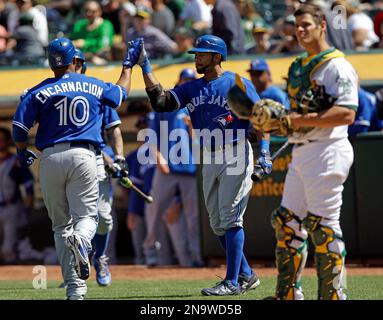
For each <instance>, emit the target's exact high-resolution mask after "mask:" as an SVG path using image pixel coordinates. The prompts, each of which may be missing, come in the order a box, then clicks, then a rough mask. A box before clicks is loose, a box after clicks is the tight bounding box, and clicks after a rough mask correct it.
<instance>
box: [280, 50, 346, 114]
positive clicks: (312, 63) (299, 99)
mask: <svg viewBox="0 0 383 320" xmlns="http://www.w3.org/2000/svg"><path fill="white" fill-rule="evenodd" d="M344 56H345V55H344V53H343V52H341V51H339V50H337V49H335V48H331V49H328V50H326V51H323V52H321V53H319V54H317V55H316V56H314V57H312V58H310V57H307V53H304V54H302V55H301V56H299V57H298V58H297V59H296V60H295V61H294V62H293V63H292V64H291V66H290V68H289V73H288V82H287V83H288V86H287V91H288V94H289V99H290V104H291V109H292V111H295V112H298V113H307V112H315V110H310V111H309V110H308V109H306V108H304V106H305V104H307V103H305V100H307V99H310V98H311V99H312V98H314V97H310V92H312V91H316V90H315V89H314V87H315V86H316V85H315V83H313V82H312V81H311V76H312V75H313V73H314V72H315V71H316V70H317V69H318V68H319V67H320V66H321V65H322V64H324V63H325V62H327V61H329V60H331V59H334V58H339V57H344ZM311 106H312V104H311Z"/></svg>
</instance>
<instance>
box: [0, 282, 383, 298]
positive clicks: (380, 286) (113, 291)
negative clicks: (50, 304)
mask: <svg viewBox="0 0 383 320" xmlns="http://www.w3.org/2000/svg"><path fill="white" fill-rule="evenodd" d="M212 284H214V281H213V282H212V281H206V280H185V281H182V280H173V281H165V280H114V281H113V283H112V285H111V286H110V287H108V288H100V287H98V286H97V284H96V283H95V281H94V280H89V281H88V294H87V299H114V300H118V299H159V300H169V299H177V300H182V299H186V300H193V299H205V300H210V299H217V298H216V297H205V296H202V295H201V294H200V290H201V288H203V287H206V286H211V285H212ZM274 285H275V278H273V277H266V278H263V279H261V285H260V286H259V287H258V288H257V289H256V290H252V291H249V292H247V293H246V294H245V295H240V296H230V297H223V298H218V299H233V300H237V299H238V300H247V299H250V300H257V299H262V298H264V297H265V296H269V295H271V294H272V293H273V289H274ZM58 286H59V282H53V281H52V282H48V286H47V287H48V288H47V289H46V290H35V289H33V288H32V283H31V282H26V281H12V282H11V281H0V299H2V300H4V299H16V300H23V299H65V289H60V288H58ZM303 286H304V292H305V296H306V299H315V298H316V278H315V277H304V278H303ZM347 288H348V290H347V293H348V295H349V298H350V299H351V300H372V299H374V300H383V276H349V277H348V280H347Z"/></svg>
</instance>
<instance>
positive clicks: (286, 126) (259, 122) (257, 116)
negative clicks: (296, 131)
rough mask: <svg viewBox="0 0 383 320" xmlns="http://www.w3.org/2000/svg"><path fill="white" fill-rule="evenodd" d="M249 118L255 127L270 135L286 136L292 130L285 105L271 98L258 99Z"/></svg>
mask: <svg viewBox="0 0 383 320" xmlns="http://www.w3.org/2000/svg"><path fill="white" fill-rule="evenodd" d="M249 120H250V122H251V124H252V125H253V126H254V128H255V129H257V130H260V131H263V132H266V133H271V134H272V135H281V136H287V135H289V134H291V133H292V132H293V130H292V128H291V122H290V119H289V116H288V115H287V111H286V109H285V107H284V106H283V105H282V104H281V103H279V102H277V101H274V100H271V99H261V100H258V101H257V102H256V103H255V104H254V106H253V110H252V114H251V116H250V118H249Z"/></svg>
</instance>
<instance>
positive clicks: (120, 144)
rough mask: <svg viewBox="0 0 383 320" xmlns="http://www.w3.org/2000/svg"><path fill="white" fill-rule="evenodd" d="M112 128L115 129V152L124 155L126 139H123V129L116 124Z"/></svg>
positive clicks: (113, 133) (113, 143)
mask: <svg viewBox="0 0 383 320" xmlns="http://www.w3.org/2000/svg"><path fill="white" fill-rule="evenodd" d="M111 130H113V131H112V134H111V138H112V149H113V152H114V154H115V155H116V156H118V157H124V141H123V139H122V134H121V129H120V127H118V126H116V127H114V128H112V129H111Z"/></svg>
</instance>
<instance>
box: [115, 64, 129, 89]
mask: <svg viewBox="0 0 383 320" xmlns="http://www.w3.org/2000/svg"><path fill="white" fill-rule="evenodd" d="M131 79H132V68H129V67H122V71H121V75H120V78H119V79H118V81H117V82H116V84H117V85H119V86H121V87H124V88H125V89H126V92H127V93H128V94H129V92H130V85H131Z"/></svg>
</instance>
